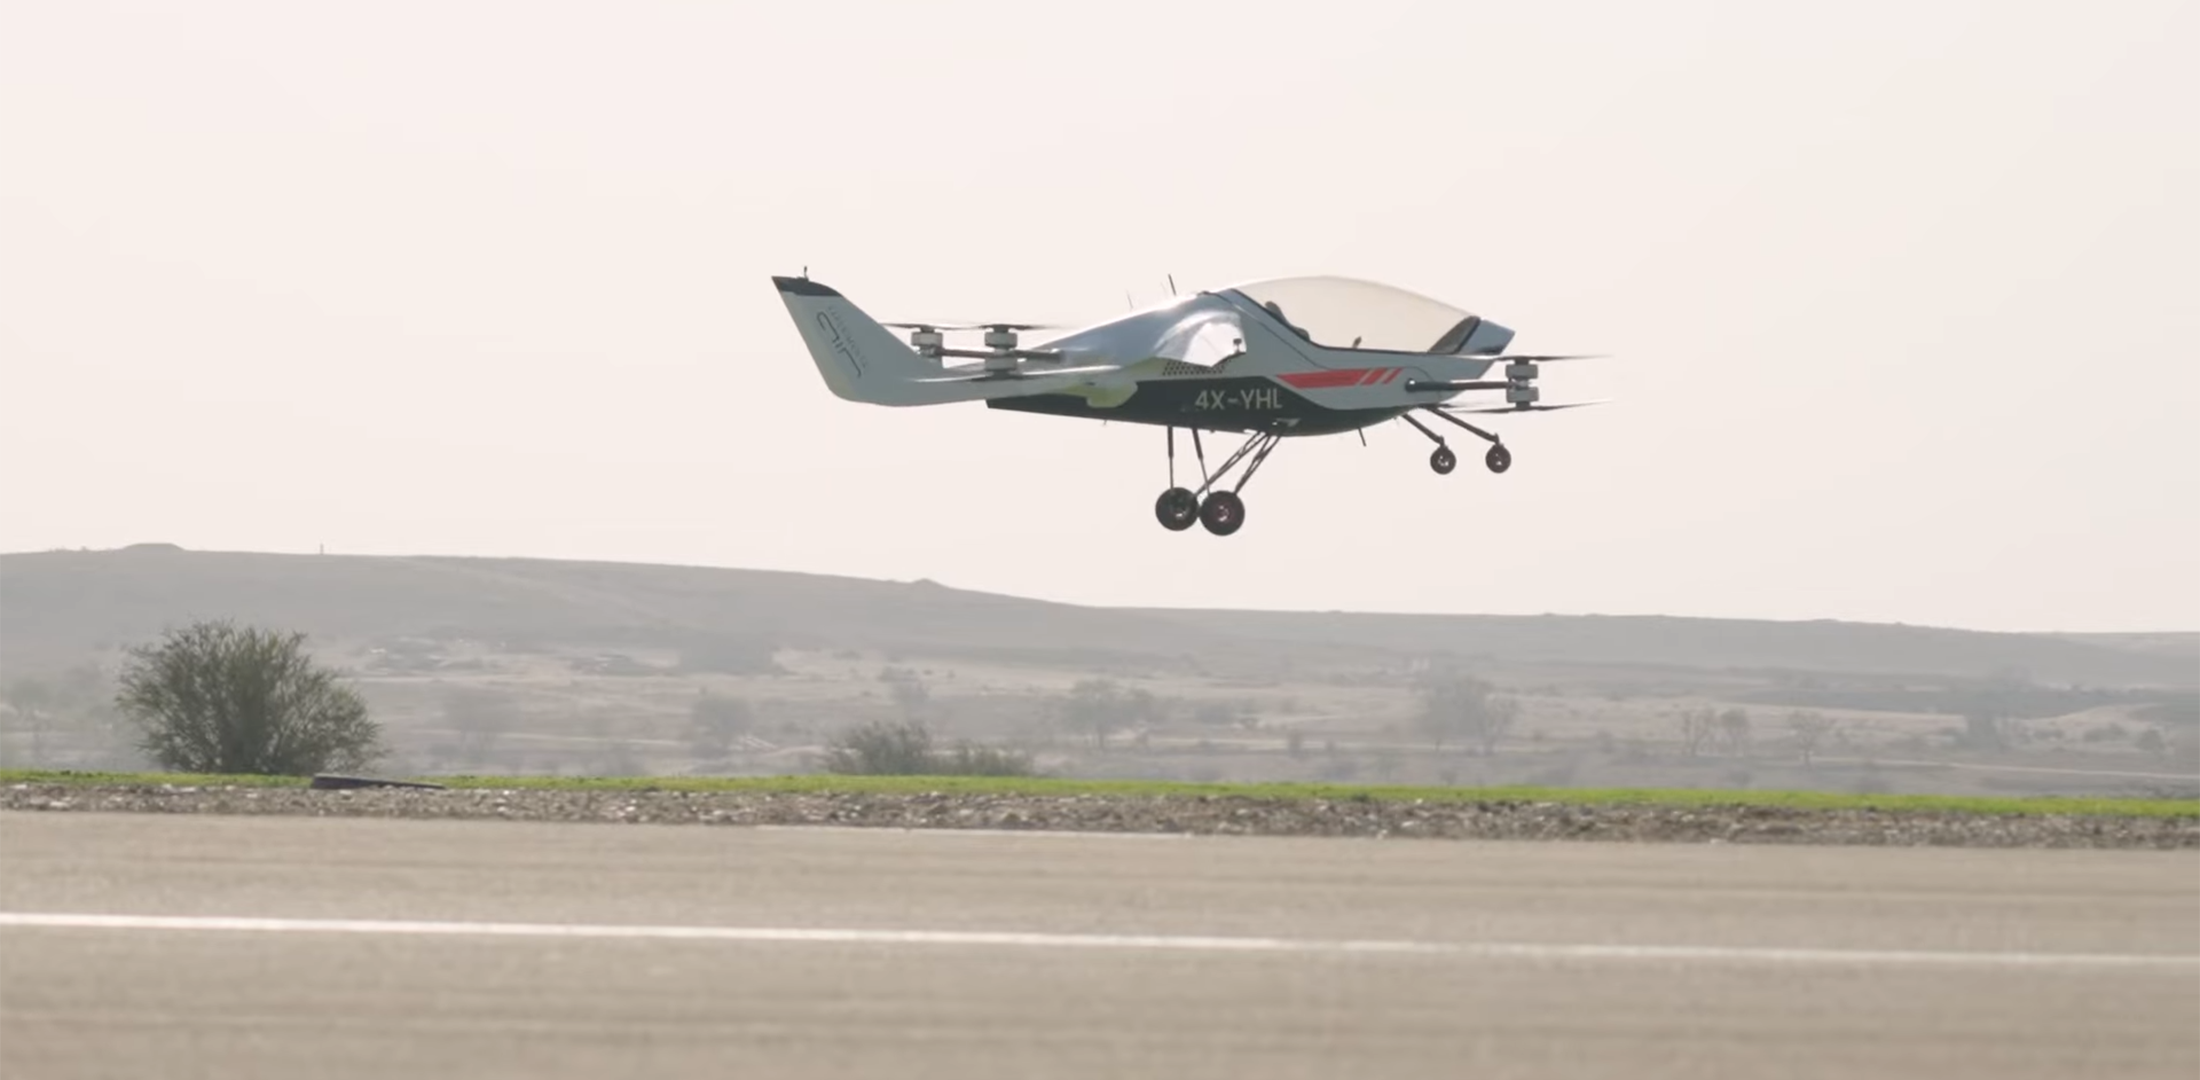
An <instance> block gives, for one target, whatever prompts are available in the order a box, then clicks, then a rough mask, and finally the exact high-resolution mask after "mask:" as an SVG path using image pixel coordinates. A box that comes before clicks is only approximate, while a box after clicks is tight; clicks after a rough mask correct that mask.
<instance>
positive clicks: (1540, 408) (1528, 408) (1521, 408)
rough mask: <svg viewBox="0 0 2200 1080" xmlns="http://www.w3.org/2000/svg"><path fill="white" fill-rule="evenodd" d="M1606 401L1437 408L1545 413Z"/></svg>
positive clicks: (1450, 411)
mask: <svg viewBox="0 0 2200 1080" xmlns="http://www.w3.org/2000/svg"><path fill="white" fill-rule="evenodd" d="M1606 403H1610V398H1599V400H1562V403H1558V405H1540V403H1538V405H1478V407H1472V409H1470V407H1463V405H1439V409H1443V411H1448V414H1547V411H1553V409H1582V407H1586V405H1606Z"/></svg>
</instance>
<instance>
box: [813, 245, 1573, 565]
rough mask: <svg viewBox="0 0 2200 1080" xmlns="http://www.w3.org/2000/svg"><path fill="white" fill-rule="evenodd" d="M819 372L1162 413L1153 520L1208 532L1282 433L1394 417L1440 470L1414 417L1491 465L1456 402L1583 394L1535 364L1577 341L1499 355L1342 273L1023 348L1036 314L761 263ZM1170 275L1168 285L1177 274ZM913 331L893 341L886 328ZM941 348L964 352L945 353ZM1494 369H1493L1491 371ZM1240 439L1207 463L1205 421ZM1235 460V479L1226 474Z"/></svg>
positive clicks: (1161, 308) (1463, 320)
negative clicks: (1192, 483) (914, 310)
mask: <svg viewBox="0 0 2200 1080" xmlns="http://www.w3.org/2000/svg"><path fill="white" fill-rule="evenodd" d="M772 284H773V285H775V286H776V287H777V288H778V289H779V296H780V299H781V300H782V301H784V302H785V304H786V306H787V313H788V314H789V315H790V316H791V317H792V318H793V319H794V324H795V327H796V329H797V330H799V331H800V332H801V334H802V340H803V343H804V344H805V345H807V346H808V348H809V351H810V356H811V358H812V359H813V360H815V361H816V363H817V370H818V373H819V374H821V375H823V376H824V379H825V385H826V386H827V387H829V388H830V389H831V390H832V392H833V393H834V394H836V395H838V396H840V397H841V398H843V399H846V400H848V401H854V402H861V403H863V404H868V405H884V406H918V405H943V404H949V403H955V402H972V401H983V402H985V404H986V406H987V407H988V408H994V409H1010V410H1015V411H1019V412H1029V413H1043V414H1046V415H1051V416H1070V417H1078V418H1081V419H1088V420H1114V421H1120V422H1124V423H1134V424H1151V425H1154V426H1158V427H1163V428H1166V429H1167V431H1168V434H1167V443H1168V455H1169V487H1168V489H1167V490H1165V491H1163V492H1162V493H1161V496H1160V498H1158V499H1156V500H1155V501H1154V517H1155V518H1157V519H1158V520H1159V521H1160V522H1161V524H1162V526H1163V527H1165V528H1168V529H1171V530H1175V531H1182V530H1184V529H1188V528H1190V527H1191V526H1192V523H1193V522H1195V521H1196V522H1198V523H1199V524H1201V525H1203V526H1205V527H1206V529H1207V531H1208V532H1211V533H1214V534H1215V535H1217V536H1228V535H1230V534H1232V533H1235V532H1237V531H1238V529H1239V527H1240V526H1242V525H1243V524H1244V523H1245V500H1244V498H1243V496H1242V493H1243V491H1244V490H1245V485H1246V484H1247V483H1248V482H1250V481H1251V480H1252V478H1253V474H1254V473H1255V472H1256V471H1258V470H1259V469H1260V466H1261V463H1262V462H1264V461H1266V460H1267V459H1268V455H1269V453H1270V452H1271V451H1273V450H1274V449H1275V448H1276V445H1277V444H1278V443H1279V442H1281V441H1282V440H1284V439H1287V438H1294V437H1296V438H1305V437H1311V436H1318V435H1338V434H1346V433H1354V432H1360V433H1362V434H1361V439H1362V441H1365V439H1366V435H1365V434H1364V429H1365V428H1367V427H1369V426H1371V425H1374V424H1380V423H1384V422H1387V421H1390V420H1394V419H1402V420H1404V421H1405V422H1406V423H1408V424H1411V425H1413V427H1415V428H1416V429H1418V430H1419V431H1420V432H1421V434H1423V435H1426V436H1428V438H1429V439H1430V440H1431V441H1432V442H1434V443H1435V444H1436V448H1435V450H1434V451H1432V452H1431V453H1430V454H1429V459H1428V463H1429V468H1431V469H1434V470H1435V471H1436V472H1438V473H1439V474H1448V473H1450V472H1451V471H1452V469H1453V468H1454V467H1455V466H1456V465H1457V464H1458V457H1457V455H1455V454H1454V453H1453V452H1452V449H1451V447H1450V446H1449V445H1448V444H1447V443H1446V442H1445V440H1444V436H1443V435H1442V434H1441V433H1439V432H1438V431H1436V430H1435V429H1433V428H1431V427H1429V426H1428V425H1427V424H1425V423H1423V422H1422V421H1421V420H1420V419H1419V416H1422V415H1425V416H1428V417H1432V418H1434V419H1437V420H1441V421H1444V422H1446V423H1447V424H1450V425H1452V426H1453V427H1455V428H1457V429H1459V430H1463V431H1467V432H1470V433H1472V434H1473V435H1474V436H1476V437H1477V438H1480V439H1481V440H1483V441H1484V442H1486V443H1488V444H1489V448H1488V450H1487V451H1486V452H1485V453H1484V455H1483V458H1482V461H1483V464H1484V465H1486V466H1488V468H1489V470H1490V471H1491V472H1493V473H1502V472H1504V471H1505V470H1506V469H1509V468H1511V467H1512V451H1510V450H1508V449H1507V448H1506V447H1505V444H1504V442H1503V441H1502V440H1501V439H1500V438H1499V437H1498V436H1497V435H1496V433H1494V432H1491V431H1488V430H1485V429H1483V428H1481V427H1478V426H1476V425H1474V424H1472V423H1469V422H1467V421H1466V420H1463V419H1460V417H1459V416H1458V415H1457V414H1460V413H1518V412H1538V411H1547V410H1552V409H1566V408H1574V407H1577V406H1581V405H1594V404H1598V402H1595V401H1580V402H1569V403H1564V404H1555V405H1553V404H1544V403H1543V402H1541V401H1540V400H1539V398H1540V396H1541V395H1540V393H1539V392H1538V388H1537V387H1536V385H1535V379H1536V376H1537V374H1538V371H1539V370H1540V369H1539V366H1538V365H1540V364H1543V363H1546V362H1549V361H1556V360H1576V359H1587V358H1589V357H1588V356H1586V355H1580V354H1574V355H1537V354H1513V353H1507V352H1505V349H1506V347H1507V346H1509V345H1510V344H1511V343H1512V339H1513V333H1514V332H1513V331H1512V330H1511V329H1510V328H1508V327H1505V326H1502V325H1500V324H1498V323H1495V322H1492V321H1490V320H1488V319H1484V318H1482V317H1480V316H1478V315H1474V314H1471V313H1469V312H1466V311H1462V310H1460V309H1458V308H1456V307H1453V306H1451V305H1449V304H1445V303H1443V302H1441V301H1437V300H1432V299H1430V298H1428V297H1426V296H1421V295H1419V294H1417V293H1413V292H1409V291H1407V290H1404V289H1400V288H1397V287H1394V286H1390V285H1383V284H1378V283H1375V282H1370V281H1362V280H1358V279H1354V278H1346V277H1333V276H1315V277H1287V278H1274V279H1270V280H1264V281H1255V282H1249V283H1246V284H1240V285H1234V286H1230V287H1226V288H1217V289H1209V290H1202V291H1199V292H1197V293H1193V294H1187V295H1183V296H1178V297H1174V298H1172V299H1171V300H1169V301H1168V302H1166V303H1163V304H1160V305H1157V306H1153V307H1149V308H1146V309H1144V310H1139V311H1132V312H1129V313H1127V314H1124V315H1121V316H1117V317H1115V318H1111V319H1108V320H1107V321H1104V322H1101V323H1098V324H1095V325H1091V326H1086V327H1083V328H1080V329H1075V330H1073V331H1072V332H1070V333H1067V334H1064V335H1062V336H1059V337H1055V338H1052V339H1050V340H1046V341H1044V342H1043V343H1040V344H1038V345H1035V346H1032V347H1028V348H1027V347H1024V346H1023V345H1022V344H1020V342H1019V340H1018V332H1019V331H1026V330H1040V329H1063V328H1062V327H1055V326H1048V325H1044V324H1036V323H1006V322H1004V323H979V324H968V325H964V324H954V325H950V324H940V323H917V322H880V321H878V320H876V319H873V318H872V317H871V316H869V315H867V314H865V313H864V312H863V310H862V309H861V308H859V307H857V306H856V305H855V304H853V303H851V302H850V301H849V300H848V298H847V297H845V296H843V295H841V293H840V292H839V291H838V290H836V289H833V288H831V287H830V286H827V285H825V284H823V283H821V282H818V281H813V280H811V279H810V277H809V273H808V271H807V269H805V270H804V271H803V273H802V274H801V275H800V276H792V277H789V276H774V277H773V278H772ZM1172 285H1173V282H1172ZM890 327H891V328H894V329H905V330H908V331H909V337H908V339H907V341H906V342H904V341H903V339H901V338H900V337H898V336H896V335H895V334H894V333H893V332H892V330H890V329H889V328H890ZM967 331H983V332H984V335H985V336H984V339H983V345H984V347H983V348H960V347H954V346H950V345H948V344H947V339H946V335H947V334H948V333H951V332H967ZM952 361H968V362H963V363H957V362H952ZM1500 365H1501V366H1502V367H1503V377H1502V378H1487V377H1485V376H1487V375H1489V373H1490V369H1492V368H1495V367H1499V366H1500ZM1472 391H1503V392H1504V395H1505V398H1504V404H1502V405H1499V404H1490V405H1482V406H1467V405H1460V404H1454V403H1453V401H1454V399H1455V398H1457V397H1458V396H1459V395H1461V394H1465V393H1469V392H1472ZM1178 428H1183V429H1185V430H1186V431H1187V432H1189V433H1190V435H1191V440H1192V448H1193V452H1194V453H1195V455H1196V456H1197V459H1198V462H1199V469H1200V474H1201V478H1200V483H1199V486H1198V487H1197V488H1191V487H1186V486H1183V485H1180V484H1179V483H1178V482H1177V478H1176V432H1177V429H1178ZM1203 431H1204V432H1218V433H1219V432H1231V433H1237V434H1246V435H1248V436H1249V437H1248V438H1247V439H1246V440H1245V442H1244V443H1243V444H1242V445H1240V446H1239V447H1238V449H1237V451H1236V452H1235V453H1233V454H1231V455H1230V456H1229V457H1228V458H1227V459H1225V460H1224V461H1223V463H1222V465H1221V466H1220V467H1219V468H1216V469H1214V470H1212V471H1209V470H1208V468H1207V453H1206V448H1205V447H1204V446H1203V445H1202V444H1201V441H1200V433H1201V432H1203ZM1241 464H1242V465H1243V466H1244V471H1243V472H1242V473H1241V474H1240V475H1239V476H1238V478H1237V481H1236V483H1235V484H1234V485H1232V486H1230V487H1227V488H1225V487H1223V486H1221V485H1222V483H1223V481H1224V478H1225V477H1227V476H1228V475H1229V474H1230V472H1231V471H1232V470H1233V469H1236V468H1237V467H1238V466H1239V465H1241Z"/></svg>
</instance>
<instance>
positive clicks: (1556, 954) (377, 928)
mask: <svg viewBox="0 0 2200 1080" xmlns="http://www.w3.org/2000/svg"><path fill="white" fill-rule="evenodd" d="M0 927H35V928H45V929H68V930H180V931H225V932H244V933H308V934H393V935H431V936H433V935H443V936H462V937H525V938H597V939H616V940H658V941H668V940H669V941H746V942H775V943H807V944H832V945H961V946H980V947H1007V948H1040V949H1164V950H1178V951H1193V952H1253V953H1333V954H1352V953H1358V954H1386V953H1387V954H1404V955H1419V956H1451V957H1469V958H1484V959H1512V960H1590V961H1629V960H1651V961H1668V962H1670V961H1681V962H1701V963H1754V964H1865V965H1874V964H1877V965H1913V966H1918V965H1940V966H1982V967H2103V966H2106V967H2192V968H2200V955H2160V956H2149V955H2138V954H2119V953H2051V952H2047V953H2041V952H1929V951H1910V950H1887V949H1789V948H1759V947H1751V946H1724V945H1616V944H1614V945H1589V944H1581V945H1567V944H1542V943H1534V942H1438V941H1322V940H1302V939H1292V938H1272V937H1202V936H1179V935H1158V934H1157V935H1139V934H1050V933H1024V932H1013V931H1003V932H990V931H965V930H861V929H807V928H798V927H744V926H630V925H620V924H615V923H596V924H573V923H491V922H415V921H397V920H377V919H269V918H251V917H236V918H225V917H218V916H204V915H83V914H71V913H60V912H55V913H40V912H0Z"/></svg>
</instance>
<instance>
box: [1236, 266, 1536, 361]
mask: <svg viewBox="0 0 2200 1080" xmlns="http://www.w3.org/2000/svg"><path fill="white" fill-rule="evenodd" d="M1217 291H1218V292H1220V293H1222V294H1223V295H1229V294H1231V293H1236V294H1237V295H1239V296H1242V297H1244V298H1245V299H1247V300H1250V301H1252V302H1253V303H1254V304H1255V305H1257V306H1259V307H1263V308H1266V309H1267V310H1268V312H1269V314H1271V315H1275V316H1277V317H1278V318H1280V319H1281V320H1282V321H1283V322H1285V323H1286V324H1288V325H1290V326H1291V327H1292V329H1294V330H1296V331H1298V332H1299V334H1300V336H1302V337H1305V338H1307V339H1308V340H1310V341H1312V342H1313V343H1315V344H1317V345H1322V346H1326V347H1328V348H1332V349H1382V350H1388V351H1393V352H1414V353H1458V352H1463V351H1466V350H1467V349H1468V348H1469V346H1470V343H1471V345H1472V346H1473V347H1474V348H1475V350H1476V351H1496V350H1499V349H1502V348H1504V346H1505V342H1506V341H1508V340H1510V339H1511V337H1512V333H1511V331H1509V330H1504V328H1502V327H1499V326H1497V325H1495V324H1486V325H1485V324H1484V323H1483V321H1482V319H1481V318H1480V317H1478V316H1476V315H1474V314H1473V313H1471V312H1467V311H1462V310H1460V309H1459V308H1455V307H1453V306H1451V305H1450V304H1446V303H1444V302H1442V301H1440V300H1432V299H1430V298H1428V297H1426V296H1422V295H1421V294H1419V293H1415V292H1409V291H1407V290H1405V289H1401V288H1398V287H1396V286H1393V285H1383V284H1379V283H1377V282H1372V281H1361V280H1359V279H1357V278H1347V277H1330V276H1320V277H1291V278H1271V279H1268V280H1266V281H1254V282H1248V283H1246V284H1242V285H1236V286H1232V287H1230V288H1226V289H1220V290H1217ZM1478 327H1481V328H1483V330H1484V332H1483V333H1480V334H1477V333H1476V332H1475V331H1476V329H1477V328H1478ZM1499 333H1501V334H1502V340H1499V339H1497V338H1496V335H1497V334H1499Z"/></svg>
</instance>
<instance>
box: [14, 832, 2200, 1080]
mask: <svg viewBox="0 0 2200 1080" xmlns="http://www.w3.org/2000/svg"><path fill="white" fill-rule="evenodd" d="M94 916H96V917H97V918H92V917H94ZM650 1074H659V1075H683V1076H684V1075H708V1076H713V1077H718V1076H757V1077H775V1078H779V1077H895V1078H903V1080H906V1078H910V1077H929V1076H955V1077H1003V1078H1007V1077H1015V1078H1018V1080H1024V1078H1031V1077H1085V1076H1110V1077H1147V1076H1169V1077H1172V1078H1180V1077H1258V1078H1261V1080H1282V1078H1294V1077H1343V1076H1351V1077H1387V1076H1401V1077H1403V1076H1411V1077H1415V1078H1417V1080H1425V1078H1427V1077H1430V1076H1445V1077H1450V1076H1462V1077H1464V1076H1472V1077H1476V1078H1478V1080H1481V1078H1503V1077H1569V1078H1582V1077H1605V1076H1609V1077H1622V1076H1624V1077H1628V1078H1630V1080H1642V1078H1653V1077H1688V1078H1691V1080H1696V1078H1706V1077H1721V1076H1733V1077H1750V1078H1753V1080H1755V1078H1762V1077H1771V1076H1779V1077H1783V1078H1803V1077H1874V1078H1882V1077H1904V1076H1930V1077H1933V1078H1934V1080H1959V1078H1964V1077H1992V1078H1994V1080H2017V1078H2022V1077H2043V1078H2045V1077H2053V1078H2055V1080H2067V1078H2068V1077H2071V1076H2115V1077H2117V1078H2118V1080H2137V1078H2142V1077H2176V1078H2179V1080H2190V1078H2192V1077H2194V1076H2196V1075H2200V857H2196V856H2195V855H2194V854H2193V853H2189V852H2115V851H2038V850H2029V851H1966V850H1948V849H1935V850H1904V849H1885V848H1852V849H1842V848H1825V847H1765V846H1719V845H1707V846H1691V847H1680V846H1673V847H1667V846H1648V845H1628V844H1510V843H1465V842H1449V841H1405V840H1391V841H1368V840H1277V839H1220V838H1196V839H1193V838H1157V837H1111V836H1054V835H1000V834H982V833H957V832H887V831H840V830H768V829H767V830H756V829H739V828H712V827H700V826H647V825H570V826H554V825H535V824H521V823H511V822H478V821H477V822H435V821H383V820H372V819H314V818H278V817H253V818H243V817H232V818H209V817H164V816H158V815H154V816H136V815H122V814H105V813H52V814H34V813H9V814H0V1076H5V1077H8V1078H11V1080H13V1078H16V1077H25V1078H44V1077H91V1076H103V1077H104V1076H125V1075H127V1076H145V1075H158V1076H164V1077H187V1076H203V1077H222V1078H225V1080H229V1078H255V1077H278V1076H280V1077H286V1078H288V1077H296V1076H315V1077H370V1076H371V1077H377V1078H385V1077H390V1076H420V1075H439V1076H445V1075H447V1076H467V1077H589V1078H597V1077H606V1076H644V1075H650Z"/></svg>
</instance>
